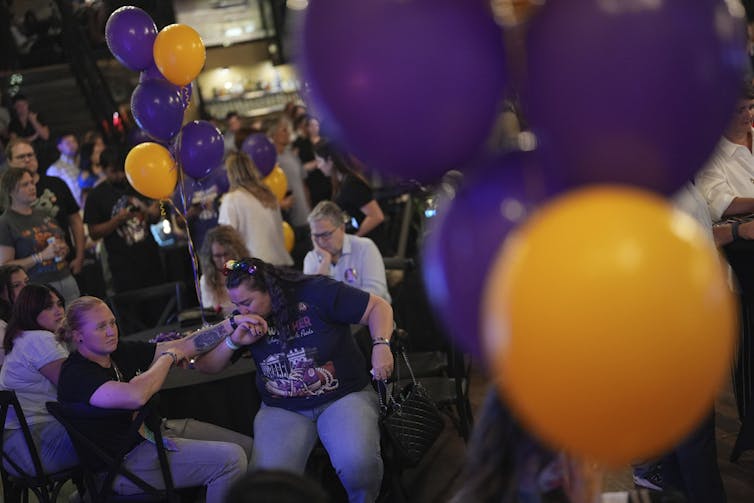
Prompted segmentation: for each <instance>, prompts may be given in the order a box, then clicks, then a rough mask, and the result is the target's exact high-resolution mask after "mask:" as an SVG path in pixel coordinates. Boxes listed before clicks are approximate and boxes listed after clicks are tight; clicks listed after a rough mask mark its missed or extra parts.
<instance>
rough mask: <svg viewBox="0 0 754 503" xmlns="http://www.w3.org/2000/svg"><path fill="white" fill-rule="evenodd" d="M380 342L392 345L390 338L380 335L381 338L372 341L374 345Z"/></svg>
mask: <svg viewBox="0 0 754 503" xmlns="http://www.w3.org/2000/svg"><path fill="white" fill-rule="evenodd" d="M379 344H385V345H387V346H389V345H390V341H389V340H388V339H385V338H384V337H380V338H379V339H375V340H373V341H372V347H374V346H377V345H379Z"/></svg>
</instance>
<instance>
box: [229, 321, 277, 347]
mask: <svg viewBox="0 0 754 503" xmlns="http://www.w3.org/2000/svg"><path fill="white" fill-rule="evenodd" d="M233 319H234V320H235V322H236V323H237V324H238V328H236V329H235V330H234V331H233V333H232V334H230V340H231V342H232V343H233V344H236V345H237V346H249V345H251V344H254V343H255V342H257V341H258V340H260V339H262V338H263V337H264V336H265V335H267V329H268V326H267V321H266V320H265V319H264V318H262V317H261V316H259V315H257V314H236V315H235V316H234V318H233Z"/></svg>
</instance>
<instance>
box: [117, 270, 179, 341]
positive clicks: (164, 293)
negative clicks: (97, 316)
mask: <svg viewBox="0 0 754 503" xmlns="http://www.w3.org/2000/svg"><path fill="white" fill-rule="evenodd" d="M184 289H185V285H184V284H183V282H181V281H173V282H170V283H163V284H161V285H156V286H150V287H147V288H139V289H138V290H129V291H127V292H121V293H116V294H115V295H112V296H110V297H108V299H107V303H108V304H109V305H110V309H112V311H113V314H115V318H116V319H117V320H118V324H119V326H120V330H121V332H122V333H123V334H131V333H134V332H139V331H142V330H146V329H149V328H153V327H158V326H162V325H167V324H168V322H169V321H170V320H171V318H173V317H177V315H178V313H180V312H181V311H182V310H183V291H184ZM147 302H152V303H154V302H159V303H160V305H163V306H164V307H163V309H162V312H161V313H160V316H159V318H158V319H151V320H147V319H144V317H143V309H141V307H142V306H143V305H144V304H145V303H147ZM155 314H156V313H155Z"/></svg>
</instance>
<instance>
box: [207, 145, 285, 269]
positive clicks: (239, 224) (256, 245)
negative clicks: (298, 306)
mask: <svg viewBox="0 0 754 503" xmlns="http://www.w3.org/2000/svg"><path fill="white" fill-rule="evenodd" d="M225 170H226V171H227V174H228V182H230V191H229V192H228V193H227V194H225V196H224V197H223V200H222V203H220V216H219V217H218V223H219V224H227V225H230V226H231V227H233V228H234V229H236V230H237V231H238V233H239V234H240V235H241V237H242V238H243V241H244V243H245V244H246V247H247V248H248V250H249V252H251V255H252V256H253V257H257V258H260V259H262V260H264V261H265V262H268V263H270V264H274V265H285V266H290V265H293V259H292V258H291V256H290V254H288V252H287V251H286V249H285V240H284V238H283V217H282V215H281V214H280V206H278V202H277V198H276V197H275V195H274V194H273V193H272V191H271V190H270V189H269V188H267V186H266V185H264V183H262V177H261V175H260V174H259V170H258V169H257V167H256V166H254V163H253V161H252V160H251V159H250V158H249V156H248V155H246V154H245V153H243V152H238V153H231V154H229V155H228V157H227V158H226V159H225Z"/></svg>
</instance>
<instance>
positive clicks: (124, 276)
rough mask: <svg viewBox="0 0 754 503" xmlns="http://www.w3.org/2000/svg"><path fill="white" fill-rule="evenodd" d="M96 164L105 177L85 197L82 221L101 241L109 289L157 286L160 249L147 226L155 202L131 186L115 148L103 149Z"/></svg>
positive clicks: (155, 208)
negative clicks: (100, 167)
mask: <svg viewBox="0 0 754 503" xmlns="http://www.w3.org/2000/svg"><path fill="white" fill-rule="evenodd" d="M100 164H101V165H102V169H103V170H104V172H105V176H106V179H105V181H104V182H102V183H100V184H99V185H97V186H96V187H94V188H93V189H92V191H91V192H90V193H89V195H88V196H87V198H86V205H85V206H84V221H85V222H86V223H87V224H88V225H89V234H90V235H91V237H92V239H100V238H104V240H105V249H106V250H107V259H108V265H109V266H110V273H111V275H112V278H113V288H114V290H115V292H116V293H118V292H125V291H128V290H135V289H138V288H144V287H147V286H153V285H159V284H160V283H162V280H163V273H162V266H161V265H160V252H159V249H158V247H157V243H156V242H155V240H154V238H153V237H152V233H151V232H150V229H149V225H150V223H155V222H157V220H158V219H159V218H160V206H159V203H158V202H156V201H152V200H150V199H147V198H145V197H144V196H142V195H141V194H139V193H138V192H136V190H135V189H134V188H133V187H131V184H129V183H128V180H126V173H125V172H124V171H123V160H122V158H121V157H120V155H119V153H118V152H117V151H116V150H115V149H113V148H107V149H105V150H104V151H103V152H102V154H100Z"/></svg>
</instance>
